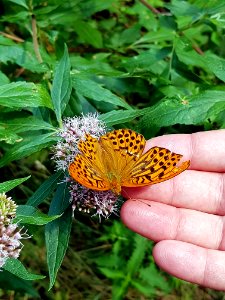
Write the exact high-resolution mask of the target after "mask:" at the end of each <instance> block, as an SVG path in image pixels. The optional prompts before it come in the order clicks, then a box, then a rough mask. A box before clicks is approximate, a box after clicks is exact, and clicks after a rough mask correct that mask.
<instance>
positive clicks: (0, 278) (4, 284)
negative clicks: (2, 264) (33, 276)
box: [0, 270, 39, 299]
mask: <svg viewBox="0 0 225 300" xmlns="http://www.w3.org/2000/svg"><path fill="white" fill-rule="evenodd" d="M0 288H1V289H2V290H4V291H5V290H11V291H13V293H15V294H16V293H18V294H19V293H20V294H22V293H23V294H29V295H31V296H33V299H35V297H36V298H38V297H39V294H38V292H37V291H36V290H35V289H34V287H33V286H32V281H28V280H24V279H21V278H19V277H17V276H15V275H13V274H12V273H10V272H8V271H6V270H1V272H0Z"/></svg>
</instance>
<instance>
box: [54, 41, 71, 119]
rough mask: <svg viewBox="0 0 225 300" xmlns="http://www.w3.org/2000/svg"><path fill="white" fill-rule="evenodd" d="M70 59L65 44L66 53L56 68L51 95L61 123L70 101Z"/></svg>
mask: <svg viewBox="0 0 225 300" xmlns="http://www.w3.org/2000/svg"><path fill="white" fill-rule="evenodd" d="M70 68H71V65H70V59H69V54H68V49H67V47H66V45H65V48H64V54H63V57H62V58H61V60H60V61H59V64H58V65H57V67H56V69H55V74H54V79H53V84H52V90H51V97H52V102H53V106H54V110H55V114H56V117H57V120H58V122H59V123H60V124H61V118H62V114H63V112H64V110H65V108H66V105H67V104H68V102H69V99H70V95H71V91H72V84H71V77H70Z"/></svg>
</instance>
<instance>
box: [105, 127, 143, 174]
mask: <svg viewBox="0 0 225 300" xmlns="http://www.w3.org/2000/svg"><path fill="white" fill-rule="evenodd" d="M99 142H100V145H101V147H102V149H103V150H104V152H103V154H104V162H105V165H107V166H108V170H109V171H111V172H112V173H113V174H114V176H115V177H118V180H120V179H121V178H122V177H123V176H126V175H128V174H129V172H130V170H131V169H132V167H133V165H134V164H135V163H136V162H137V160H138V159H139V158H140V155H141V154H142V152H143V150H144V147H145V143H146V142H145V138H144V137H143V135H141V134H138V133H137V132H135V131H133V130H131V129H118V130H113V131H112V132H109V133H107V134H106V135H104V136H102V137H101V138H100V141H99Z"/></svg>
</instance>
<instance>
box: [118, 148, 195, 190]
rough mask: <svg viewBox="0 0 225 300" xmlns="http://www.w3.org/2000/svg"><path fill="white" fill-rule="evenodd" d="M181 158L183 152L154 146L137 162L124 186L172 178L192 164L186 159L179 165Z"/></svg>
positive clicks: (146, 183) (140, 184) (136, 185)
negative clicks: (179, 152)
mask: <svg viewBox="0 0 225 300" xmlns="http://www.w3.org/2000/svg"><path fill="white" fill-rule="evenodd" d="M181 158H182V155H181V154H176V153H173V152H170V151H169V150H168V149H165V148H161V147H153V148H151V149H149V150H148V151H147V152H146V153H145V154H144V155H142V156H141V157H140V159H139V160H138V161H137V162H136V163H135V165H134V166H133V168H132V169H131V171H130V174H129V176H128V177H126V178H124V180H123V182H122V186H126V187H138V186H145V185H150V184H155V183H160V182H163V181H165V180H168V179H171V178H173V177H175V176H177V175H178V174H180V173H181V172H183V171H185V170H186V169H187V168H188V167H189V165H190V161H186V162H183V163H182V164H181V165H180V166H177V163H178V162H179V161H180V159H181Z"/></svg>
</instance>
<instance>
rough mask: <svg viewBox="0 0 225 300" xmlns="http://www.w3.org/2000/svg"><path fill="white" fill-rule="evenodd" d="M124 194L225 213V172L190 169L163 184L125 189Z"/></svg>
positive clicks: (128, 196) (129, 196) (208, 211)
mask: <svg viewBox="0 0 225 300" xmlns="http://www.w3.org/2000/svg"><path fill="white" fill-rule="evenodd" d="M123 195H124V196H125V198H135V199H136V198H139V199H146V200H151V201H157V202H161V203H166V204H170V205H173V206H176V207H183V208H190V209H195V210H199V211H203V212H207V213H214V214H220V215H224V214H225V175H224V174H223V173H214V172H199V171H193V170H187V171H185V172H184V173H182V174H180V175H179V176H177V177H175V178H173V179H171V180H167V181H165V182H162V183H159V184H155V185H152V186H146V187H143V188H126V189H123Z"/></svg>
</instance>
